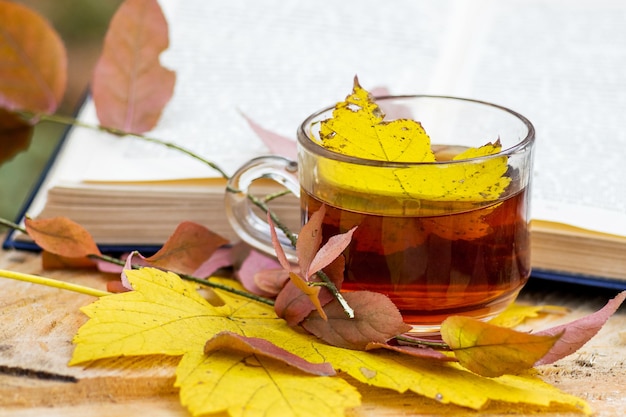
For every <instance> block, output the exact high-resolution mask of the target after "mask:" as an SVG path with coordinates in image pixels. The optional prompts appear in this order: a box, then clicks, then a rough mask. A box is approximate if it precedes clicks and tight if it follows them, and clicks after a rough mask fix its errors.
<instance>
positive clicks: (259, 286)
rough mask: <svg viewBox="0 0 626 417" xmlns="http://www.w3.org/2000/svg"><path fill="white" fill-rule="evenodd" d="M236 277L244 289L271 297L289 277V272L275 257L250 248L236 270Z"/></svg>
mask: <svg viewBox="0 0 626 417" xmlns="http://www.w3.org/2000/svg"><path fill="white" fill-rule="evenodd" d="M237 278H238V279H239V281H240V282H241V284H242V285H243V286H244V288H245V289H247V290H248V291H250V292H251V293H253V294H258V295H261V296H263V297H273V296H275V295H276V294H278V292H279V291H280V289H281V288H282V287H283V286H284V285H285V282H287V280H288V279H289V273H288V272H287V271H285V270H284V269H282V268H281V267H280V264H279V263H278V262H277V261H276V259H273V258H270V257H269V256H266V255H264V254H262V253H260V252H258V251H256V250H251V251H250V252H249V253H248V256H246V258H245V259H244V261H243V262H242V263H241V266H240V267H239V270H238V271H237Z"/></svg>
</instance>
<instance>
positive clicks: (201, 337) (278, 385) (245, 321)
mask: <svg viewBox="0 0 626 417" xmlns="http://www.w3.org/2000/svg"><path fill="white" fill-rule="evenodd" d="M126 273H127V276H128V279H129V282H130V283H131V285H132V286H133V289H134V291H129V292H125V293H121V294H114V295H109V296H103V297H101V298H100V299H98V300H97V301H96V302H94V303H92V304H90V305H89V306H87V307H84V308H83V311H84V312H85V314H87V315H88V316H89V317H90V319H89V320H88V321H87V323H85V324H84V325H83V326H82V327H81V328H80V329H79V331H78V333H77V334H76V336H75V338H74V343H75V344H76V347H75V350H74V353H73V356H72V359H71V362H70V364H71V365H75V364H79V363H85V362H90V361H93V360H96V359H102V358H115V357H119V356H143V355H157V354H160V355H173V356H182V359H181V363H180V365H179V368H177V380H176V385H177V386H179V387H180V396H181V402H183V403H184V404H186V405H188V407H189V411H190V412H191V413H192V415H200V414H201V413H203V412H204V411H203V410H205V409H207V408H211V409H213V410H215V412H218V411H229V412H231V413H234V414H231V415H242V416H244V415H255V412H257V411H258V407H262V406H263V404H286V405H288V407H287V408H284V409H281V408H271V407H270V409H268V410H265V411H266V412H265V413H264V415H265V416H297V415H302V414H301V413H296V410H298V409H301V408H302V409H307V411H308V415H310V416H328V415H332V416H334V415H336V416H341V415H343V412H344V410H345V409H346V408H350V407H355V406H357V405H358V404H359V403H360V395H359V393H358V392H357V390H356V389H355V388H354V387H352V386H351V385H350V384H348V383H347V382H346V381H345V380H344V379H341V378H328V377H317V376H311V375H309V374H307V373H304V372H301V371H298V370H296V369H295V368H289V367H287V365H285V364H283V363H282V362H280V361H277V360H270V359H267V358H263V357H260V356H258V355H249V354H247V356H248V357H254V358H256V362H257V363H258V364H259V366H261V368H258V367H256V366H250V364H249V363H250V362H249V361H245V360H244V359H245V357H242V356H241V353H237V352H228V351H218V352H213V353H212V354H210V355H205V354H204V347H205V344H206V342H207V340H208V339H210V338H211V337H213V336H214V335H216V334H217V333H220V332H224V331H228V332H233V333H236V334H240V335H244V336H250V337H261V338H262V337H264V335H265V334H267V333H275V334H281V335H282V337H281V338H276V339H274V340H273V341H274V342H278V344H279V345H280V344H282V345H286V346H287V347H288V346H289V343H290V340H291V339H294V338H302V339H304V340H305V341H306V342H302V341H301V342H300V343H308V345H309V346H311V345H312V343H313V341H314V340H315V338H314V337H313V336H311V335H306V334H303V333H301V334H299V333H297V332H294V331H293V330H291V329H290V328H289V327H288V326H287V325H286V323H285V322H284V320H282V319H279V318H278V317H277V316H276V314H275V313H274V310H273V308H272V307H271V306H268V305H265V304H262V303H259V302H256V301H252V300H250V299H247V298H244V297H240V296H236V295H233V294H231V293H228V292H225V291H219V290H218V292H219V295H220V297H221V298H222V299H223V301H224V305H222V306H218V307H216V306H213V305H211V304H210V303H208V302H207V301H206V300H205V299H204V298H202V297H201V296H200V295H199V294H198V292H197V291H196V287H197V284H192V283H189V282H187V281H183V280H181V279H180V278H179V277H178V276H177V275H176V274H173V273H171V272H164V271H161V270H158V269H153V268H143V269H140V270H130V271H126ZM228 285H231V286H233V285H236V284H235V283H234V281H229V282H228ZM237 288H239V289H241V288H240V287H237ZM283 338H284V340H283ZM283 347H285V346H283ZM233 360H235V363H236V364H237V365H236V366H235V367H234V368H231V366H234V364H233ZM238 361H242V362H241V363H239V362H238ZM317 363H319V362H317ZM215 378H217V379H219V380H220V384H222V383H223V384H224V385H219V387H217V388H220V389H216V390H209V389H207V386H208V384H211V383H212V381H214V380H215ZM232 378H234V379H232ZM229 381H230V382H229ZM244 382H245V384H244ZM229 383H233V384H236V386H237V388H238V389H232V390H226V391H222V390H221V388H223V387H226V386H228V384H229ZM242 384H244V385H245V390H240V389H239V388H243V387H244V385H242ZM272 384H274V385H272ZM307 384H320V385H323V386H325V387H326V388H325V389H322V388H320V389H319V391H318V392H319V395H320V396H323V397H318V396H317V392H311V393H310V394H309V395H308V396H304V395H302V392H299V391H298V390H297V387H303V389H306V388H304V387H307ZM269 385H272V386H269ZM292 385H293V388H292V389H287V388H288V387H290V386H292ZM202 387H205V388H204V389H203V388H202ZM260 392H262V393H263V395H262V396H261V397H256V396H255V395H256V394H258V393H260ZM255 393H256V394H255ZM322 399H323V400H324V402H326V403H327V404H330V405H332V407H330V408H332V413H331V412H330V411H329V410H328V409H325V408H323V407H321V406H320V405H319V404H318V405H317V406H316V407H315V408H312V409H310V410H309V409H308V407H311V405H312V404H313V402H315V401H318V402H320V401H322ZM259 401H260V402H259ZM264 401H265V403H264ZM220 407H222V408H220ZM234 410H238V411H236V412H235V411H234Z"/></svg>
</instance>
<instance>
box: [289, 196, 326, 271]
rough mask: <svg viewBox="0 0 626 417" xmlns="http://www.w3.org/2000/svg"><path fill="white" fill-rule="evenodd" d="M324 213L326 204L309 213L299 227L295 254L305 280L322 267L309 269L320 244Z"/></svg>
mask: <svg viewBox="0 0 626 417" xmlns="http://www.w3.org/2000/svg"><path fill="white" fill-rule="evenodd" d="M324 214H326V206H324V205H322V206H321V207H320V208H319V210H317V211H316V212H315V213H313V214H312V215H311V217H310V218H309V220H308V221H307V222H306V223H305V224H304V226H302V229H300V233H298V241H297V242H296V255H297V257H298V265H299V266H300V272H301V274H302V278H303V279H304V280H305V281H306V280H308V279H309V277H310V276H311V275H312V274H313V273H315V272H317V271H319V270H320V269H322V268H319V269H318V270H317V271H310V267H311V262H312V261H313V258H315V255H316V254H317V251H318V250H319V247H320V245H321V244H322V221H323V220H324Z"/></svg>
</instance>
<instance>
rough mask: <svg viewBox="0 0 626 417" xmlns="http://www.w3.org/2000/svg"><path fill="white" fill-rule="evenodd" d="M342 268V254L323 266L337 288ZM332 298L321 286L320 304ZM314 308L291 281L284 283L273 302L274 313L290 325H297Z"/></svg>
mask: <svg viewBox="0 0 626 417" xmlns="http://www.w3.org/2000/svg"><path fill="white" fill-rule="evenodd" d="M344 268H345V259H344V257H343V256H340V257H338V258H337V259H335V261H333V262H332V263H331V264H330V265H328V266H327V267H326V268H324V272H325V273H326V275H327V276H328V278H330V280H331V281H332V282H333V284H335V286H336V287H337V288H341V283H342V282H343V271H344ZM312 281H319V278H317V277H313V279H312ZM333 299H334V297H333V295H332V294H331V293H330V291H328V289H327V288H325V287H321V290H320V293H319V301H320V304H321V305H322V306H324V305H326V304H328V303H329V302H330V301H332V300H333ZM314 310H315V306H314V305H313V303H312V302H311V300H310V299H309V298H308V296H307V295H306V294H304V293H303V292H302V291H300V289H299V288H298V287H296V286H295V285H294V284H293V283H291V282H288V283H287V284H285V286H284V287H283V289H282V290H281V291H280V292H279V293H278V296H277V297H276V301H275V303H274V311H276V315H278V317H280V318H282V319H284V320H285V321H286V322H287V324H288V325H290V326H297V325H298V324H300V322H301V321H302V320H304V319H305V318H306V317H307V316H308V315H309V314H310V313H311V312H312V311H314Z"/></svg>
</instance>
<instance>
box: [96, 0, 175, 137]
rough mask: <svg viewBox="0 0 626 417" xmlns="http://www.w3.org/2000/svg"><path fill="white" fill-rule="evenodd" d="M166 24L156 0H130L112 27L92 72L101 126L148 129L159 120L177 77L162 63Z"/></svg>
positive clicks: (114, 20)
mask: <svg viewBox="0 0 626 417" xmlns="http://www.w3.org/2000/svg"><path fill="white" fill-rule="evenodd" d="M168 45H169V38H168V26H167V21H166V20H165V16H164V15H163V12H162V10H161V8H160V7H159V4H158V2H157V1H156V0H126V1H124V3H122V5H121V6H120V7H119V9H118V10H117V12H116V13H115V15H114V16H113V18H112V19H111V23H110V25H109V29H108V31H107V34H106V37H105V40H104V47H103V50H102V55H101V56H100V59H99V60H98V62H97V64H96V67H95V70H94V76H93V82H92V86H93V87H92V89H93V100H94V104H95V106H96V110H97V114H98V119H99V120H100V124H102V125H103V126H106V127H111V128H116V129H120V130H122V131H124V132H128V133H144V132H147V131H149V130H152V129H153V128H154V126H155V125H156V124H157V122H158V120H159V118H160V116H161V112H162V111H163V108H164V107H165V105H166V104H167V102H168V101H169V100H170V98H171V97H172V94H173V93H174V83H175V81H176V75H175V73H174V72H173V71H170V70H168V69H166V68H164V67H163V66H161V64H160V62H159V55H160V54H161V52H163V51H164V50H165V49H167V48H168Z"/></svg>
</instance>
